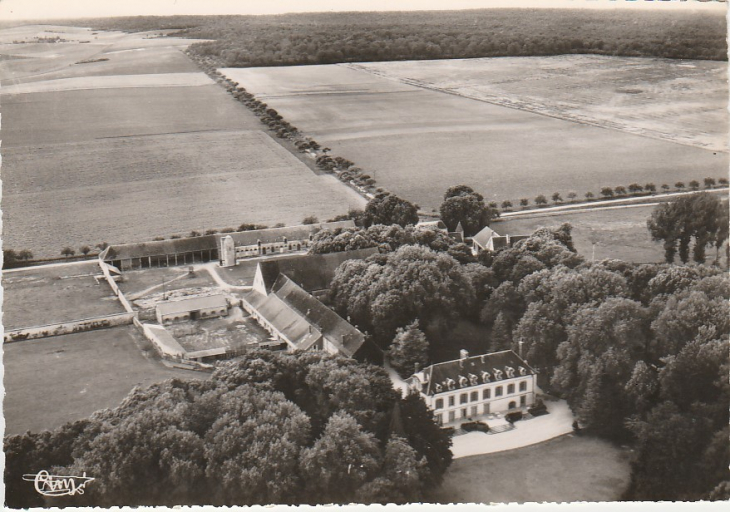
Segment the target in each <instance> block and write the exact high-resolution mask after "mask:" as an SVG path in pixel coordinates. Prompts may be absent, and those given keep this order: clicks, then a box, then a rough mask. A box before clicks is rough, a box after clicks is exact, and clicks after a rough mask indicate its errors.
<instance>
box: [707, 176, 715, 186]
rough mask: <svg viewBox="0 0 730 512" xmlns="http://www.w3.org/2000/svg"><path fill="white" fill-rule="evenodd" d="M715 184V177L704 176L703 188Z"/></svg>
mask: <svg viewBox="0 0 730 512" xmlns="http://www.w3.org/2000/svg"><path fill="white" fill-rule="evenodd" d="M714 186H715V178H705V188H712V187H714Z"/></svg>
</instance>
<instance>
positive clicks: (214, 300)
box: [157, 295, 228, 315]
mask: <svg viewBox="0 0 730 512" xmlns="http://www.w3.org/2000/svg"><path fill="white" fill-rule="evenodd" d="M227 306H228V301H227V300H226V298H225V297H224V296H223V295H208V296H206V297H192V298H190V299H182V300H175V301H170V302H167V301H166V302H158V303H157V311H159V313H160V314H161V315H174V314H179V313H188V312H190V311H199V310H201V309H218V308H224V307H227Z"/></svg>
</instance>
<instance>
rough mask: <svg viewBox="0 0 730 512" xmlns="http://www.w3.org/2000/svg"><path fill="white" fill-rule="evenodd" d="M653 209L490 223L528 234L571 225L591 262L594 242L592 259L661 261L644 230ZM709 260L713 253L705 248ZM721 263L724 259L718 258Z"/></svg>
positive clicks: (506, 231)
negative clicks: (539, 229)
mask: <svg viewBox="0 0 730 512" xmlns="http://www.w3.org/2000/svg"><path fill="white" fill-rule="evenodd" d="M654 208H655V207H654V206H641V207H636V208H626V209H611V210H605V209H596V210H594V211H589V212H581V213H566V214H560V215H550V216H545V217H541V216H540V217H529V218H518V217H515V218H509V219H505V220H500V221H498V222H494V223H493V224H492V228H494V229H495V230H496V231H497V232H498V233H500V234H513V235H518V234H530V233H532V232H533V231H535V230H536V229H538V228H540V227H551V228H555V227H558V226H560V225H561V224H562V223H564V222H569V223H570V224H571V226H573V232H572V234H573V242H574V244H575V248H576V250H577V251H578V253H579V254H581V255H582V256H584V257H585V258H586V259H588V260H590V259H591V256H592V250H593V242H595V249H596V253H595V259H596V260H602V259H605V258H612V259H618V260H624V261H631V262H634V263H659V262H662V261H664V249H663V248H662V244H661V242H653V241H652V240H651V235H650V234H649V230H648V229H647V227H646V220H647V219H648V218H649V217H650V216H651V212H652V210H653V209H654ZM707 257H708V259H714V258H715V250H714V249H708V251H707ZM721 261H723V262H724V261H725V258H724V257H723V256H722V255H721Z"/></svg>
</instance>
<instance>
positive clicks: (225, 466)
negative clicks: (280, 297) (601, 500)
mask: <svg viewBox="0 0 730 512" xmlns="http://www.w3.org/2000/svg"><path fill="white" fill-rule="evenodd" d="M450 444H451V441H450V439H449V435H448V434H447V433H446V432H444V431H442V430H441V429H440V428H439V427H438V426H437V425H436V424H435V423H434V421H433V417H432V414H431V413H430V411H429V410H428V409H427V408H426V405H425V403H424V402H423V400H422V399H421V398H419V397H418V396H417V395H410V396H408V397H406V398H401V397H400V395H399V393H398V392H396V391H395V390H394V389H393V387H392V384H391V381H390V378H389V377H388V375H387V373H386V372H385V370H383V369H382V368H379V367H375V366H370V365H363V364H359V363H357V362H355V361H354V360H352V359H345V358H342V357H339V356H329V355H327V354H324V353H322V352H307V353H303V354H280V353H275V352H270V351H265V350H254V351H251V352H250V353H248V354H247V355H246V356H244V357H243V358H241V359H239V360H236V361H231V362H227V363H224V364H222V365H221V366H219V367H218V368H217V369H216V371H215V372H214V373H213V375H212V377H211V378H210V379H208V380H195V379H191V380H181V379H172V380H168V381H165V382H163V383H160V384H156V385H153V386H150V387H149V388H147V389H135V390H133V391H132V392H131V393H130V394H129V396H128V397H127V398H126V399H125V400H124V401H123V402H122V404H121V405H120V406H119V407H117V408H115V409H112V410H103V411H99V412H97V413H95V414H94V415H92V417H91V418H89V419H86V420H81V421H76V422H73V423H69V424H66V425H64V426H63V427H61V428H59V429H57V430H55V431H52V432H41V433H30V432H29V433H26V434H23V435H16V436H10V437H6V438H5V456H6V465H5V482H6V485H7V487H6V502H7V504H8V505H9V506H10V507H12V508H24V507H30V506H34V507H38V506H67V505H70V506H104V507H106V506H121V505H130V506H139V505H164V506H173V505H176V504H184V505H203V504H209V505H219V506H222V505H228V506H230V505H253V504H262V505H263V504H275V503H280V504H302V503H309V504H323V503H351V502H360V503H406V502H419V501H422V500H423V493H424V491H425V489H427V488H429V487H433V486H435V485H438V484H439V483H440V482H441V479H442V476H443V474H444V472H445V471H446V469H447V468H448V466H449V464H450V463H451V458H452V456H451V451H450ZM51 468H52V469H53V474H56V475H81V474H82V473H85V474H88V475H89V476H92V475H93V476H94V477H95V478H96V479H95V480H94V482H93V483H92V485H89V486H88V487H87V488H86V489H85V494H83V495H82V496H75V497H68V496H65V497H64V498H63V499H64V501H63V503H60V502H58V503H54V502H53V499H49V501H47V502H44V501H43V499H42V497H41V496H40V495H39V494H38V493H36V492H35V490H34V488H33V485H32V483H29V482H26V481H24V480H23V478H22V475H23V474H33V473H37V472H38V471H40V470H48V469H51Z"/></svg>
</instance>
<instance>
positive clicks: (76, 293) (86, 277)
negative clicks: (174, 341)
mask: <svg viewBox="0 0 730 512" xmlns="http://www.w3.org/2000/svg"><path fill="white" fill-rule="evenodd" d="M94 276H101V270H100V269H99V265H98V263H96V262H95V261H90V262H88V263H82V264H78V265H54V266H42V267H29V268H24V269H18V270H13V271H3V273H2V285H3V291H4V296H3V325H4V327H5V329H18V328H21V327H32V326H36V325H47V324H53V323H59V322H67V321H71V320H81V319H84V318H93V317H97V316H103V315H111V314H114V313H124V308H123V307H122V305H121V304H120V303H119V300H117V297H116V296H115V295H114V293H112V290H111V288H109V285H108V284H107V282H106V281H105V280H104V279H100V280H99V281H97V280H96V279H94ZM5 347H6V348H7V347H8V345H5ZM6 368H7V366H6Z"/></svg>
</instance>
